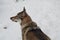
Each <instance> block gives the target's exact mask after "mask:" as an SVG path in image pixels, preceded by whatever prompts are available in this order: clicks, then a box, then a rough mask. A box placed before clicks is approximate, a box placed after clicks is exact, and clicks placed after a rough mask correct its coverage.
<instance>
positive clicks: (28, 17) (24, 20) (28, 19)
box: [21, 16, 32, 29]
mask: <svg viewBox="0 0 60 40" xmlns="http://www.w3.org/2000/svg"><path fill="white" fill-rule="evenodd" d="M31 22H32V20H31V18H30V16H26V17H25V18H24V19H23V20H21V26H22V29H23V28H24V27H26V26H28V25H29V24H30V23H31Z"/></svg>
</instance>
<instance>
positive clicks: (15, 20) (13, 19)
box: [10, 17, 18, 22]
mask: <svg viewBox="0 0 60 40" xmlns="http://www.w3.org/2000/svg"><path fill="white" fill-rule="evenodd" d="M10 19H11V20H12V21H14V22H17V21H18V19H15V18H12V17H11V18H10Z"/></svg>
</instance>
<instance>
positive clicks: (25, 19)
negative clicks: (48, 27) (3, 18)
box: [10, 8, 50, 40]
mask: <svg viewBox="0 0 60 40" xmlns="http://www.w3.org/2000/svg"><path fill="white" fill-rule="evenodd" d="M10 19H11V20H12V21H15V22H17V21H18V22H19V20H21V23H20V25H21V28H22V40H42V39H43V40H50V38H49V37H48V36H47V35H46V34H44V33H43V32H42V31H39V33H40V35H41V36H39V35H38V34H37V33H34V32H33V31H30V30H36V29H37V30H39V27H38V26H37V24H36V23H35V22H33V21H32V19H31V18H30V16H29V15H28V14H27V13H26V10H25V8H24V9H23V11H22V12H19V13H18V14H17V15H16V16H13V17H11V18H10ZM36 35H37V36H36ZM38 37H40V38H38ZM41 37H42V38H41Z"/></svg>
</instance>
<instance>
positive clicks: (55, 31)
mask: <svg viewBox="0 0 60 40" xmlns="http://www.w3.org/2000/svg"><path fill="white" fill-rule="evenodd" d="M24 6H25V8H26V11H27V13H28V14H29V15H30V16H31V18H32V20H33V21H35V22H36V23H37V24H38V26H39V27H40V28H41V29H42V31H43V32H44V33H45V34H47V35H48V36H49V37H50V38H51V40H60V0H25V1H23V0H18V1H17V2H16V0H0V40H22V37H21V27H20V24H19V23H15V22H12V21H11V20H10V17H11V16H14V15H16V14H17V13H18V12H20V11H22V9H23V7H24ZM4 27H7V28H6V29H4Z"/></svg>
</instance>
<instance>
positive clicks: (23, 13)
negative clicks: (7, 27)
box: [10, 7, 27, 22]
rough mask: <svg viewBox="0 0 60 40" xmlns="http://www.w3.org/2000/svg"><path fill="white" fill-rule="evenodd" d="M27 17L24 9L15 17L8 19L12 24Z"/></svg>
mask: <svg viewBox="0 0 60 40" xmlns="http://www.w3.org/2000/svg"><path fill="white" fill-rule="evenodd" d="M26 16H27V13H26V9H25V7H24V8H23V11H21V12H19V13H18V14H17V15H16V16H13V17H11V18H10V19H11V20H12V21H14V22H18V21H21V20H23V19H24V18H25V17H26Z"/></svg>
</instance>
